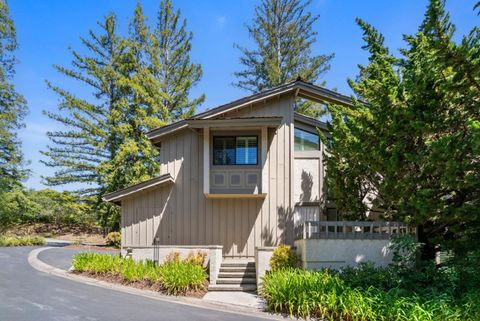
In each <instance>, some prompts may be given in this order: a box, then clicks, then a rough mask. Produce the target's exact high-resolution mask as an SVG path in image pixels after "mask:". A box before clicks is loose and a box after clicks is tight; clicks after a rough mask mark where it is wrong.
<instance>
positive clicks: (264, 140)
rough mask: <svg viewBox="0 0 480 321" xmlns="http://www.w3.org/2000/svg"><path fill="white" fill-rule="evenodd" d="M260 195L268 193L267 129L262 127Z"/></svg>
mask: <svg viewBox="0 0 480 321" xmlns="http://www.w3.org/2000/svg"><path fill="white" fill-rule="evenodd" d="M261 140H262V141H261V145H262V193H263V194H266V193H268V181H269V179H268V176H269V175H268V159H267V155H268V128H267V127H265V126H264V127H262V137H261Z"/></svg>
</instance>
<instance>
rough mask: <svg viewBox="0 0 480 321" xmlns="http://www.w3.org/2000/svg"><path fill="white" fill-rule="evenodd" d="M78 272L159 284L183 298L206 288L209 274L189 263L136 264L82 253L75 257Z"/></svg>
mask: <svg viewBox="0 0 480 321" xmlns="http://www.w3.org/2000/svg"><path fill="white" fill-rule="evenodd" d="M72 265H73V267H74V269H75V270H76V271H79V272H90V273H94V274H111V275H116V276H121V277H122V278H123V279H124V280H125V281H126V282H129V283H132V282H138V281H149V282H151V283H152V284H159V285H160V286H161V288H162V289H164V290H165V292H166V293H167V294H172V295H180V294H185V293H187V292H189V291H199V290H203V289H204V288H205V284H206V280H207V273H206V271H205V269H204V268H203V267H202V266H201V265H198V264H194V263H191V262H189V261H180V260H175V261H169V262H166V263H164V264H162V265H157V264H155V263H154V262H152V261H148V260H147V261H140V262H135V261H134V260H133V259H131V258H126V259H124V258H121V257H120V256H113V255H109V254H100V253H87V252H84V253H79V254H77V255H75V256H74V257H73V262H72Z"/></svg>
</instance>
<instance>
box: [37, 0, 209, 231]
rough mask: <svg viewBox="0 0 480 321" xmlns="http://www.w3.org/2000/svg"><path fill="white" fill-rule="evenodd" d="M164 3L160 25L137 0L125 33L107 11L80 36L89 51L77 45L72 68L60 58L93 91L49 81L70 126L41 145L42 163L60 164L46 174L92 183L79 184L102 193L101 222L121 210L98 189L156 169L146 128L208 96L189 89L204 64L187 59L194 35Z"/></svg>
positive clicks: (62, 119) (52, 180)
mask: <svg viewBox="0 0 480 321" xmlns="http://www.w3.org/2000/svg"><path fill="white" fill-rule="evenodd" d="M162 10H165V11H166V12H167V13H168V14H167V16H166V18H164V20H165V21H167V22H168V23H167V24H166V26H164V27H162V29H160V31H159V32H158V33H156V32H152V31H151V30H150V29H149V28H148V26H147V24H146V21H145V20H146V19H145V17H144V15H143V10H142V7H141V6H140V4H138V5H137V6H136V8H135V12H134V17H133V19H132V21H131V23H130V29H129V34H128V36H125V37H122V36H119V35H118V33H117V22H116V18H115V16H114V15H110V16H107V17H106V18H105V21H104V22H103V23H102V24H100V29H101V31H102V33H101V34H96V33H94V32H90V37H89V38H88V39H82V42H83V44H84V45H85V46H86V48H88V49H89V53H88V55H80V54H79V53H77V52H76V51H72V54H73V57H74V60H73V62H72V67H71V68H65V67H60V66H56V69H57V70H58V71H59V72H60V73H62V74H63V75H65V76H67V77H70V78H73V79H75V80H78V81H79V82H81V83H82V84H84V85H86V86H87V87H88V88H90V89H91V93H92V95H93V99H92V98H91V99H86V98H79V97H77V96H76V95H75V94H74V93H71V92H68V91H66V90H64V89H62V88H60V87H57V86H54V85H52V84H49V87H50V88H51V89H53V90H54V91H55V92H56V93H57V94H58V95H59V96H60V97H61V103H60V105H59V109H60V111H59V112H57V113H53V112H46V114H47V116H49V117H50V118H51V119H54V120H56V121H58V122H59V123H61V124H62V125H63V126H64V127H65V128H66V129H65V130H62V131H55V132H49V133H48V136H49V137H50V139H51V141H52V142H53V145H52V146H48V149H47V151H45V152H44V155H46V156H47V157H48V160H47V161H45V164H47V165H48V166H52V167H56V168H59V170H58V171H57V172H56V173H55V175H54V176H52V177H47V178H46V182H47V183H48V184H50V185H60V184H68V183H83V184H87V185H90V186H89V188H82V189H80V190H78V192H79V193H81V194H87V195H88V194H90V195H94V196H96V197H97V200H98V202H97V203H98V204H97V206H98V208H99V209H101V212H102V213H103V214H102V215H103V216H102V222H103V223H106V222H107V221H109V222H110V223H111V224H113V225H117V226H118V216H117V215H118V211H117V210H115V209H114V208H112V207H111V206H109V205H106V204H103V203H102V202H101V200H100V196H101V195H103V194H104V193H107V192H112V191H115V190H118V189H120V188H123V187H126V186H128V185H131V184H134V183H138V182H141V181H144V180H146V179H148V178H151V177H152V176H155V175H157V174H158V171H159V164H158V162H157V159H156V155H157V151H156V149H155V148H154V147H153V146H152V145H151V144H150V142H149V141H148V140H147V138H146V136H145V132H147V131H149V130H152V129H154V128H157V127H159V126H161V125H164V124H166V123H168V122H169V121H172V120H176V119H178V118H183V117H186V116H188V115H189V114H190V113H192V112H193V111H194V109H195V107H196V105H197V104H198V103H200V102H201V101H202V100H203V95H202V96H201V97H200V98H197V99H194V100H189V97H188V95H189V91H190V89H191V87H192V86H193V85H195V84H196V83H197V82H198V80H199V77H200V76H201V69H200V67H199V66H198V65H195V64H191V63H190V62H189V61H190V60H189V57H188V55H189V51H190V40H191V35H187V34H186V32H185V22H184V24H183V25H182V27H181V28H180V29H177V23H176V22H174V23H172V22H170V20H169V19H174V20H175V21H177V20H178V15H179V13H178V12H177V13H176V14H172V8H171V3H170V1H167V2H162ZM162 14H165V13H163V12H162ZM164 20H161V21H164ZM162 23H163V22H162ZM161 25H162V26H163V24H161ZM161 41H164V42H165V43H166V44H165V45H162V42H161ZM112 217H113V218H114V219H113V220H112Z"/></svg>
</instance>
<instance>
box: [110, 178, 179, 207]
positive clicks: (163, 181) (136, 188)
mask: <svg viewBox="0 0 480 321" xmlns="http://www.w3.org/2000/svg"><path fill="white" fill-rule="evenodd" d="M172 183H174V180H173V177H172V175H171V174H170V173H167V174H163V175H160V176H158V177H155V178H152V179H149V180H148V181H144V182H141V183H138V184H135V185H131V186H128V187H127V188H124V189H121V190H118V191H115V192H113V193H108V194H105V195H104V196H103V197H102V199H103V200H104V201H105V202H111V203H115V204H120V201H121V200H122V199H124V198H125V197H128V196H130V195H132V194H135V193H138V192H141V191H146V190H150V189H152V188H154V187H160V186H164V185H168V184H172Z"/></svg>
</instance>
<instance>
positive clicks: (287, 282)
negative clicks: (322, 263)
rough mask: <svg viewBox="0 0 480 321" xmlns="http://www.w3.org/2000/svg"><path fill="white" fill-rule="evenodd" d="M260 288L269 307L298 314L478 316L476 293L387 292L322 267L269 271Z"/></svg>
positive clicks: (363, 319) (355, 318)
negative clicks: (351, 282)
mask: <svg viewBox="0 0 480 321" xmlns="http://www.w3.org/2000/svg"><path fill="white" fill-rule="evenodd" d="M384 276H385V275H384ZM384 276H383V277H384ZM260 293H261V295H262V296H263V297H264V298H265V299H266V302H267V304H268V307H269V308H270V309H271V310H273V311H276V312H286V313H289V314H290V315H296V316H300V317H303V318H308V317H316V318H319V319H325V320H351V321H367V320H368V321H375V320H398V321H401V320H405V321H407V320H418V321H420V320H432V321H433V320H478V316H479V315H480V308H479V304H478V303H479V302H480V301H478V300H479V298H480V295H479V294H478V293H476V292H472V293H469V294H466V295H465V296H464V297H462V298H460V299H458V298H454V297H453V296H451V295H449V294H448V293H430V294H428V295H427V294H424V293H421V294H418V293H415V292H411V291H407V290H405V289H402V288H400V287H395V288H391V289H390V290H388V291H386V290H383V289H380V288H376V287H374V286H369V287H354V286H350V285H349V284H347V283H346V282H345V281H344V280H342V278H341V277H340V276H339V275H338V274H336V273H334V272H331V271H327V270H325V271H318V272H312V271H304V270H299V269H283V270H278V271H273V272H271V273H268V274H267V275H266V276H265V277H264V279H263V287H262V288H261V289H260Z"/></svg>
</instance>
